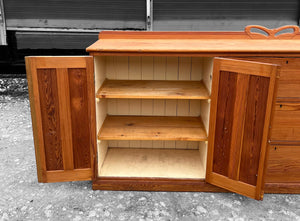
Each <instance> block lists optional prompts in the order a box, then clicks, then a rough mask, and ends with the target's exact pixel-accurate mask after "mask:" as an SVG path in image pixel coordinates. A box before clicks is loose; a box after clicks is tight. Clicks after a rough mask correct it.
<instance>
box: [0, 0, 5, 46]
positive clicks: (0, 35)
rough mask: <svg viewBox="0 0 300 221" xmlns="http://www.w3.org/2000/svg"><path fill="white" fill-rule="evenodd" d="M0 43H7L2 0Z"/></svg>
mask: <svg viewBox="0 0 300 221" xmlns="http://www.w3.org/2000/svg"><path fill="white" fill-rule="evenodd" d="M0 45H7V42H6V27H5V16H4V8H3V0H0Z"/></svg>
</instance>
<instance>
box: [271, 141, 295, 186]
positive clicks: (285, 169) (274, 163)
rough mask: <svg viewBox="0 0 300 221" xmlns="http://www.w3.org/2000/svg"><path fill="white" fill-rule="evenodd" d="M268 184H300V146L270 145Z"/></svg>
mask: <svg viewBox="0 0 300 221" xmlns="http://www.w3.org/2000/svg"><path fill="white" fill-rule="evenodd" d="M265 179H266V183H294V182H300V146H281V145H278V146H275V145H269V155H268V165H267V172H266V178H265Z"/></svg>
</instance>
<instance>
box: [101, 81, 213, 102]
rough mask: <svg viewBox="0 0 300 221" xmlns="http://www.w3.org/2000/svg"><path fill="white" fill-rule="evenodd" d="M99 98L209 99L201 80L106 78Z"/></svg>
mask: <svg viewBox="0 0 300 221" xmlns="http://www.w3.org/2000/svg"><path fill="white" fill-rule="evenodd" d="M96 97H98V98H143V99H209V94H208V91H207V89H206V88H205V86H204V84H203V83H202V82H201V81H158V80H156V81H153V80H147V81H146V80H106V81H105V82H104V83H103V85H102V86H101V88H99V90H98V92H97V95H96Z"/></svg>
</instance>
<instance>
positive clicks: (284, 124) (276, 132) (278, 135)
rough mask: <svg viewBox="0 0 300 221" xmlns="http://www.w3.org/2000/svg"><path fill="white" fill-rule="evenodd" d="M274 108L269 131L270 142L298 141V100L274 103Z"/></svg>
mask: <svg viewBox="0 0 300 221" xmlns="http://www.w3.org/2000/svg"><path fill="white" fill-rule="evenodd" d="M274 108H275V112H274V118H273V121H272V123H271V133H270V140H271V142H272V143H277V141H292V142H298V141H299V143H300V102H299V103H284V102H282V103H276V104H275V107H274Z"/></svg>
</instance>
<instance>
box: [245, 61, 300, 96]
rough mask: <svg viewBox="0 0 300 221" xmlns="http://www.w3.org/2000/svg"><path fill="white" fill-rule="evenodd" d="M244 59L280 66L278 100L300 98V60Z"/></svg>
mask: <svg viewBox="0 0 300 221" xmlns="http://www.w3.org/2000/svg"><path fill="white" fill-rule="evenodd" d="M242 59H243V60H249V61H258V62H266V63H272V64H278V65H280V66H281V72H280V78H279V82H278V91H277V98H298V99H299V98H300V58H263V57H248V58H242Z"/></svg>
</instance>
